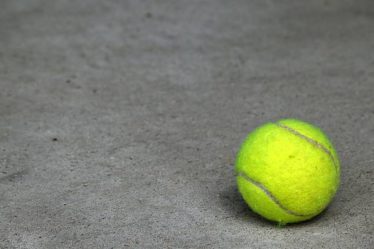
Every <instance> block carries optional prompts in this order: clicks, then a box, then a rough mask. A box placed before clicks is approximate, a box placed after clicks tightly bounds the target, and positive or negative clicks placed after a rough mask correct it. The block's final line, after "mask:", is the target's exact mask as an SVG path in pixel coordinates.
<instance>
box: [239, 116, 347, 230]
mask: <svg viewBox="0 0 374 249" xmlns="http://www.w3.org/2000/svg"><path fill="white" fill-rule="evenodd" d="M235 171H236V174H237V184H238V188H239V192H240V193H241V195H242V196H243V198H244V200H245V202H246V203H247V204H248V205H249V206H250V208H251V209H252V210H253V211H254V212H256V213H258V214H260V215H261V216H263V217H265V218H267V219H269V220H272V221H276V222H278V223H279V224H287V223H294V222H300V221H304V220H308V219H311V218H312V217H314V216H316V215H317V214H319V213H321V212H322V211H323V210H324V209H325V208H326V207H327V205H328V204H329V203H330V201H331V199H332V198H333V197H334V195H335V193H336V191H337V189H338V186H339V181H340V166H339V159H338V156H337V154H336V151H335V149H334V147H333V145H332V144H331V142H330V140H329V139H328V138H327V136H326V135H325V134H324V133H323V132H322V131H321V130H320V129H319V128H317V127H315V126H313V125H311V124H308V123H306V122H303V121H300V120H296V119H283V120H279V121H277V122H274V123H266V124H264V125H262V126H260V127H258V128H256V129H255V130H254V131H253V132H251V133H250V134H249V135H248V137H247V138H246V139H245V141H244V142H243V144H242V146H241V148H240V150H239V153H238V155H237V160H236V165H235Z"/></svg>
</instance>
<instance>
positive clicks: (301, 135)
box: [274, 123, 338, 171]
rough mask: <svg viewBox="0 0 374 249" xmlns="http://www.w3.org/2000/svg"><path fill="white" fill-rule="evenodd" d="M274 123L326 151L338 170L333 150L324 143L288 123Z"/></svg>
mask: <svg viewBox="0 0 374 249" xmlns="http://www.w3.org/2000/svg"><path fill="white" fill-rule="evenodd" d="M274 124H275V125H277V126H278V127H280V128H282V129H284V130H287V131H289V132H290V133H292V134H294V135H295V136H297V137H299V138H301V139H304V140H306V141H307V142H309V143H310V144H312V145H314V146H315V147H317V148H318V149H320V150H322V151H323V152H324V153H326V154H327V155H328V156H329V157H330V159H331V161H332V163H333V164H334V168H335V171H337V168H338V166H337V164H336V162H335V159H334V156H333V155H332V153H331V151H330V150H329V149H327V148H326V147H325V146H324V145H323V144H321V143H320V142H318V141H316V140H314V139H312V138H310V137H308V136H305V135H304V134H302V133H300V132H298V131H297V130H294V129H292V128H291V127H289V126H287V125H284V124H280V123H274Z"/></svg>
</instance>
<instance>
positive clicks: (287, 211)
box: [237, 172, 311, 217]
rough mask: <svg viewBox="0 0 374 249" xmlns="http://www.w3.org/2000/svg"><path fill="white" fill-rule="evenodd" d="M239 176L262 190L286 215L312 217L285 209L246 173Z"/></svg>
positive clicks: (240, 173)
mask: <svg viewBox="0 0 374 249" xmlns="http://www.w3.org/2000/svg"><path fill="white" fill-rule="evenodd" d="M237 176H241V177H243V179H244V180H246V181H248V182H249V183H252V184H253V185H255V186H256V187H258V188H259V189H261V190H262V191H263V192H264V193H265V194H266V195H267V196H268V197H269V198H270V199H271V200H272V201H273V202H274V203H275V204H276V205H277V206H278V207H279V208H280V209H282V210H283V211H285V212H286V213H288V214H291V215H294V216H300V217H307V216H311V215H310V214H299V213H296V212H294V211H292V210H289V209H288V208H286V207H284V206H283V205H282V203H280V202H279V201H278V199H277V198H275V196H274V195H273V194H272V193H271V192H270V191H269V190H267V189H266V187H265V186H264V185H262V184H261V183H260V182H257V181H255V180H253V179H252V178H250V177H248V176H247V175H246V174H245V173H243V172H239V173H238V175H237Z"/></svg>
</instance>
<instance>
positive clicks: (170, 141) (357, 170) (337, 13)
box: [0, 0, 374, 249]
mask: <svg viewBox="0 0 374 249" xmlns="http://www.w3.org/2000/svg"><path fill="white" fill-rule="evenodd" d="M373 31H374V2H373V1H369V0H357V1H353V0H352V1H346V0H345V1H340V0H339V1H338V0H324V1H320V0H317V1H296V0H295V1H276V0H267V1H264V0H254V1H252V0H250V1H249V0H242V1H239V0H233V1H226V0H217V1H213V0H212V1H195V0H189V1H175V0H170V1H169V0H155V1H145V0H133V1H117V0H107V1H99V0H92V1H88V0H84V1H81V0H80V1H73V0H70V1H69V0H66V1H60V0H56V1H49V0H28V1H21V0H2V1H1V7H0V248H2V249H3V248H11V249H14V248H17V249H18V248H27V249H28V248H32V249H34V248H35V249H44V248H90V249H94V248H252V249H253V248H287V249H292V248H333V249H335V248H336V249H337V248H373V244H374V235H373V233H374V225H373V224H374V218H373V214H374V198H373V194H374V190H373V182H374V181H373V180H374V179H373V177H374V172H373V164H374V156H373V148H374V100H373V96H374V54H373V51H374V32H373ZM281 117H297V118H301V119H304V120H306V121H309V122H312V123H314V124H316V125H318V126H320V127H321V128H323V129H324V130H325V131H326V132H327V133H328V134H329V136H330V137H331V139H332V141H333V142H334V144H335V145H336V148H337V150H338V152H339V154H340V157H341V162H342V184H341V188H340V191H339V192H338V194H337V196H336V198H335V199H334V201H333V203H332V204H331V205H330V207H329V208H328V209H327V211H326V212H324V213H323V214H322V215H320V216H319V217H317V218H316V219H314V220H312V221H309V222H306V223H301V224H298V225H292V226H286V227H284V228H278V227H277V226H275V225H274V224H272V223H269V222H267V221H265V220H263V219H261V218H259V217H258V216H257V215H255V214H253V213H252V212H251V211H250V210H249V209H248V208H247V206H246V205H245V203H244V202H243V201H242V199H241V197H240V196H239V195H238V193H237V190H236V186H235V178H234V173H233V163H234V159H235V153H236V151H237V149H238V146H239V145H240V143H241V141H242V140H243V138H244V137H245V135H246V134H247V133H248V132H249V131H250V130H251V129H253V128H254V127H256V126H257V125H259V124H261V123H263V122H266V121H272V120H276V119H278V118H281Z"/></svg>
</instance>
